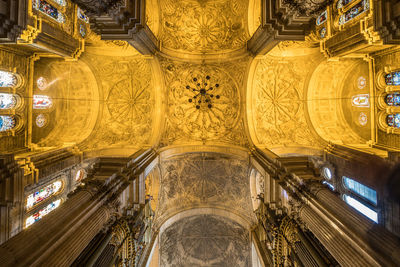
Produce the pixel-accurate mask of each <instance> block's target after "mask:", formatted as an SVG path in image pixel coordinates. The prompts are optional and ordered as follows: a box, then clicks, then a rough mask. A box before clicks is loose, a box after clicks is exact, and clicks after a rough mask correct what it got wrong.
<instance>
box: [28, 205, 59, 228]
mask: <svg viewBox="0 0 400 267" xmlns="http://www.w3.org/2000/svg"><path fill="white" fill-rule="evenodd" d="M60 204H61V199H59V200H56V201H54V202H52V203H50V204H49V205H47V206H46V207H44V208H43V209H41V210H39V211H38V212H36V213H34V214H33V215H31V216H29V217H28V218H27V219H26V222H25V227H29V226H31V225H32V224H34V223H35V222H37V221H39V220H40V219H42V218H43V217H44V216H46V215H47V214H49V213H50V212H52V211H53V210H55V209H56V208H58V207H59V206H60Z"/></svg>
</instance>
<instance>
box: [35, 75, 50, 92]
mask: <svg viewBox="0 0 400 267" xmlns="http://www.w3.org/2000/svg"><path fill="white" fill-rule="evenodd" d="M36 84H37V87H38V88H39V89H40V90H44V89H46V88H47V80H46V78H44V77H39V78H38V79H37V80H36Z"/></svg>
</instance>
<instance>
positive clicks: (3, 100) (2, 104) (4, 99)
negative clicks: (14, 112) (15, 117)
mask: <svg viewBox="0 0 400 267" xmlns="http://www.w3.org/2000/svg"><path fill="white" fill-rule="evenodd" d="M16 106H17V97H16V96H15V95H14V94H8V93H0V109H13V108H15V107H16Z"/></svg>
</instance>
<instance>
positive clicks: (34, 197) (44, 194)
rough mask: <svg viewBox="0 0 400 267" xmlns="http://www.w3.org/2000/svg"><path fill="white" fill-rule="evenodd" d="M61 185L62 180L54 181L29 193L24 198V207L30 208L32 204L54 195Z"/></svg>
mask: <svg viewBox="0 0 400 267" xmlns="http://www.w3.org/2000/svg"><path fill="white" fill-rule="evenodd" d="M62 187H63V182H62V181H56V182H54V183H52V184H50V185H48V186H45V187H43V188H41V189H40V190H38V191H36V192H34V193H32V194H30V195H29V196H28V197H27V198H26V208H27V209H30V208H32V207H33V206H35V205H37V204H39V203H41V202H43V201H44V200H46V199H48V198H50V197H52V196H54V195H55V194H57V193H58V192H60V191H61V189H62Z"/></svg>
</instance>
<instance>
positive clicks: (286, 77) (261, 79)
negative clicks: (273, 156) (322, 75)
mask: <svg viewBox="0 0 400 267" xmlns="http://www.w3.org/2000/svg"><path fill="white" fill-rule="evenodd" d="M316 61H317V58H316V57H315V56H314V57H308V58H307V60H306V59H305V57H304V58H303V59H300V60H299V58H296V59H289V60H287V59H286V60H285V61H281V60H280V58H275V57H267V58H265V59H261V60H260V61H259V62H258V65H257V68H256V71H255V76H254V84H253V87H254V88H253V93H252V95H253V97H252V102H253V103H252V105H253V110H254V114H253V116H254V127H255V132H256V136H257V139H258V141H259V142H260V144H262V145H310V146H313V145H316V144H317V143H318V142H317V141H316V139H315V138H314V137H313V133H312V132H311V130H310V128H309V126H308V124H307V121H306V118H305V116H306V114H305V112H304V109H305V107H306V106H305V105H306V103H305V101H304V100H303V99H304V96H303V88H304V83H305V79H306V77H307V75H308V71H310V70H313V68H314V67H315V65H316Z"/></svg>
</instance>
